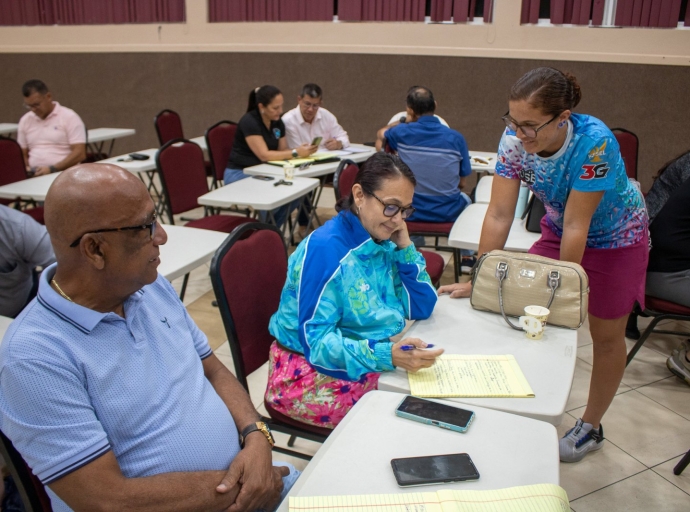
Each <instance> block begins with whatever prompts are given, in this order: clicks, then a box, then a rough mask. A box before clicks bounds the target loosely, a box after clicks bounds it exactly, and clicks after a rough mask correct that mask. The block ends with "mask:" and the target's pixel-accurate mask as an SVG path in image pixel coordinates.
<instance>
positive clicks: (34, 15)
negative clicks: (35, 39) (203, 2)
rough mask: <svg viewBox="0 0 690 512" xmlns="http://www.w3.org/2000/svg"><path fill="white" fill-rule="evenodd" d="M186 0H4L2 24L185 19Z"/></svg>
mask: <svg viewBox="0 0 690 512" xmlns="http://www.w3.org/2000/svg"><path fill="white" fill-rule="evenodd" d="M184 1H185V0H109V1H107V2H104V1H102V0H2V1H1V2H0V25H4V26H8V25H110V24H120V23H183V22H184V21H185V5H184Z"/></svg>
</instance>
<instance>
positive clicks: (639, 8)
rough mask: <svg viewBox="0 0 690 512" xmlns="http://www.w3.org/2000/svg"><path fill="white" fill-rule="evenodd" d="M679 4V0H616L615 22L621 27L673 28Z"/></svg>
mask: <svg viewBox="0 0 690 512" xmlns="http://www.w3.org/2000/svg"><path fill="white" fill-rule="evenodd" d="M681 4H682V1H681V0H618V3H617V4H616V21H615V23H616V25H620V26H622V27H655V28H675V27H677V26H678V17H679V16H680V8H681ZM688 11H690V9H689V10H688ZM686 20H687V14H686ZM686 24H687V21H686Z"/></svg>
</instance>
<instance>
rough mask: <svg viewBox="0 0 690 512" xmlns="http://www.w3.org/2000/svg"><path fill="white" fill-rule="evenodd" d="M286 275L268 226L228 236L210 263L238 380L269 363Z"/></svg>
mask: <svg viewBox="0 0 690 512" xmlns="http://www.w3.org/2000/svg"><path fill="white" fill-rule="evenodd" d="M286 275H287V250H286V248H285V243H284V242H283V235H282V233H281V232H280V230H279V229H278V228H276V227H275V226H271V225H269V224H262V223H259V222H252V223H250V224H242V225H240V226H238V227H237V228H235V230H234V231H233V232H232V233H230V236H228V238H227V239H226V240H225V242H223V245H221V246H220V247H219V248H218V250H217V251H216V254H215V256H214V257H213V261H212V262H211V283H213V291H214V292H215V294H216V300H217V301H218V309H219V310H220V315H221V317H222V318H223V325H224V326H225V332H226V334H227V336H228V343H229V344H230V350H231V352H232V358H233V361H234V363H235V374H236V376H237V380H239V381H240V383H241V384H242V385H243V386H244V387H245V389H247V390H249V388H248V387H247V375H249V374H250V373H252V372H253V371H254V370H256V369H257V368H259V367H260V366H261V365H263V364H264V363H265V362H266V361H267V360H268V354H269V349H270V347H271V343H273V340H274V339H275V338H274V337H273V336H272V335H271V334H270V333H269V332H268V323H269V321H270V319H271V316H272V315H273V313H275V312H276V311H277V310H278V305H279V304H280V294H281V292H282V290H283V284H284V283H285V278H286Z"/></svg>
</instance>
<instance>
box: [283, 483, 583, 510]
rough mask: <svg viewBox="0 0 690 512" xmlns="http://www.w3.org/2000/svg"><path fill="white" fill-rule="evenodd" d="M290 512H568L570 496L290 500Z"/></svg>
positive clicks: (521, 493) (543, 488)
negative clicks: (498, 511) (500, 511)
mask: <svg viewBox="0 0 690 512" xmlns="http://www.w3.org/2000/svg"><path fill="white" fill-rule="evenodd" d="M289 510H290V512H302V511H309V512H366V511H370V510H377V511H379V512H412V511H414V512H495V511H497V510H511V511H512V512H569V511H570V504H569V503H568V495H567V494H566V492H565V490H564V489H563V488H562V487H559V486H558V485H554V484H537V485H524V486H520V487H509V488H507V489H497V490H490V491H452V490H445V489H444V490H440V491H437V492H413V493H404V494H369V495H360V496H318V497H313V498H308V497H304V498H295V497H292V496H291V497H290V499H289Z"/></svg>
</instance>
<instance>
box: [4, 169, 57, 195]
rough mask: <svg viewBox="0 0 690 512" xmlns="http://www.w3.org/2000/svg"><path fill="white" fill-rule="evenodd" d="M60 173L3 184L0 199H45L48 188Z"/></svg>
mask: <svg viewBox="0 0 690 512" xmlns="http://www.w3.org/2000/svg"><path fill="white" fill-rule="evenodd" d="M59 175H60V173H59V172H55V173H52V174H44V175H43V176H36V177H35V178H27V179H25V180H22V181H15V182H14V183H9V184H7V185H3V186H1V187H0V199H17V198H19V199H24V200H33V201H45V199H46V194H47V193H48V189H49V188H50V186H51V185H52V184H53V181H55V178H57V177H58V176H59Z"/></svg>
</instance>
